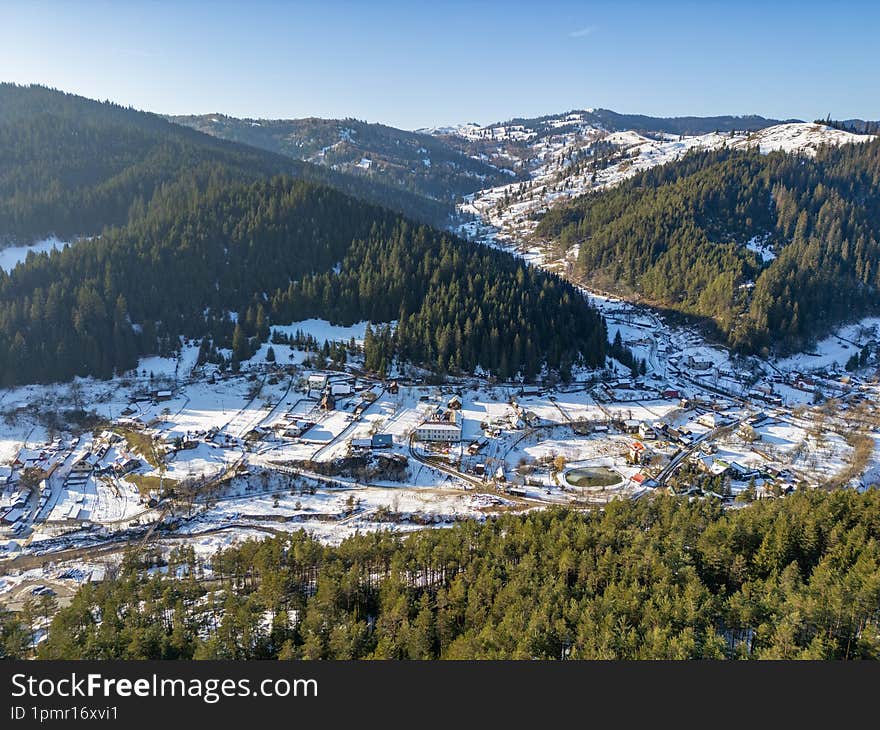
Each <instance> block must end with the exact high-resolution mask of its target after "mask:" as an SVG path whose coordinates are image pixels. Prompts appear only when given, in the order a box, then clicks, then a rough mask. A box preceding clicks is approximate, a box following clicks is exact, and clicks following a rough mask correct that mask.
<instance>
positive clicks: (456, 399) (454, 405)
mask: <svg viewBox="0 0 880 730" xmlns="http://www.w3.org/2000/svg"><path fill="white" fill-rule="evenodd" d="M446 407H447V408H449V409H450V410H453V411H457V410H460V409H461V396H458V395H454V396H452V397H451V398H450V399H449V402H448V403H447V404H446Z"/></svg>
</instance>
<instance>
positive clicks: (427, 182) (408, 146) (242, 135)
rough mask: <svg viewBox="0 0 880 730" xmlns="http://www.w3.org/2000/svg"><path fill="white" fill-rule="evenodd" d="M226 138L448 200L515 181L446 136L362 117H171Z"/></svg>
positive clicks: (449, 202)
mask: <svg viewBox="0 0 880 730" xmlns="http://www.w3.org/2000/svg"><path fill="white" fill-rule="evenodd" d="M168 119H170V120H171V121H173V122H175V123H177V124H180V125H184V126H186V127H190V128H192V129H196V130H198V131H200V132H203V133H205V134H209V135H211V136H214V137H219V138H221V139H227V140H232V141H235V142H241V143H244V144H247V145H250V146H252V147H257V148H260V149H264V150H268V151H270V152H274V153H276V154H281V155H285V156H287V157H290V158H292V159H295V160H303V161H306V162H310V163H312V164H315V165H321V166H324V167H327V168H330V169H332V170H335V171H339V172H344V173H346V174H349V175H353V176H356V177H360V178H365V179H367V180H369V181H371V182H374V183H377V184H385V185H389V186H391V187H394V188H399V189H402V190H405V191H407V192H408V193H411V194H414V195H419V196H422V197H424V198H426V199H428V200H430V201H435V202H436V203H439V204H442V205H444V206H447V207H448V208H449V211H450V212H452V210H453V206H454V202H455V200H456V199H458V198H460V197H462V196H464V195H468V194H470V193H473V192H475V191H477V190H480V189H482V188H485V187H491V186H493V185H500V184H502V183H503V182H509V181H510V180H511V179H512V177H514V175H513V173H512V172H510V171H505V170H503V169H499V168H498V167H496V166H493V165H490V164H487V163H486V162H484V161H482V160H479V159H475V158H473V157H471V156H469V155H467V154H465V153H464V152H463V151H461V150H459V149H458V148H457V147H455V146H454V145H449V144H448V143H446V142H445V141H444V140H442V139H439V138H437V137H435V136H432V135H429V134H424V133H420V132H410V131H406V130H403V129H396V128H394V127H390V126H387V125H384V124H372V123H368V122H364V121H360V120H357V119H320V118H316V117H308V118H304V119H237V118H235V117H230V116H226V115H223V114H203V115H195V116H176V117H168Z"/></svg>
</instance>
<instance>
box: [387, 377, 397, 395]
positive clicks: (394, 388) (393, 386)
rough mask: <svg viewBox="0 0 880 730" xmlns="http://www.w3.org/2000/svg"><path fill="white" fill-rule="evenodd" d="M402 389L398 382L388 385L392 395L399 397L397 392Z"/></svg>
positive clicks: (394, 381) (393, 381)
mask: <svg viewBox="0 0 880 730" xmlns="http://www.w3.org/2000/svg"><path fill="white" fill-rule="evenodd" d="M399 389H400V386H399V385H398V384H397V381H396V380H392V381H391V382H390V383H388V392H389V393H390V394H391V395H397V391H398V390H399Z"/></svg>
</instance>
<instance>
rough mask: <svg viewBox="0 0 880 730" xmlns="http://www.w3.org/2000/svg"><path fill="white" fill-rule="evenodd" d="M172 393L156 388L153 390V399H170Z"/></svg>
mask: <svg viewBox="0 0 880 730" xmlns="http://www.w3.org/2000/svg"><path fill="white" fill-rule="evenodd" d="M172 397H173V394H172V392H171V391H170V390H157V391H154V392H153V399H154V400H157V401H166V400H171V398H172Z"/></svg>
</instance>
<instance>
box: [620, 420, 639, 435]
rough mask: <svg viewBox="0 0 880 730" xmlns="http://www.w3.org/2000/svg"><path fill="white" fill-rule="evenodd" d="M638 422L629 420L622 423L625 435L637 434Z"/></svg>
mask: <svg viewBox="0 0 880 730" xmlns="http://www.w3.org/2000/svg"><path fill="white" fill-rule="evenodd" d="M639 425H640V422H639V421H637V420H636V419H635V418H629V419H627V420H626V421H624V422H623V430H624V431H625V432H626V433H638V432H639Z"/></svg>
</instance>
